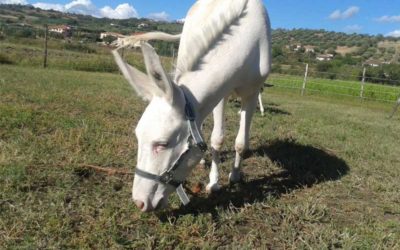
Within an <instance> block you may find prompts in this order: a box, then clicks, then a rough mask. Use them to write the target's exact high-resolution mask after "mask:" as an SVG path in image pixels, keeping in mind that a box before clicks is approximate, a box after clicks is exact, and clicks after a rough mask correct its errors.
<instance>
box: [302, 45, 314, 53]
mask: <svg viewBox="0 0 400 250" xmlns="http://www.w3.org/2000/svg"><path fill="white" fill-rule="evenodd" d="M304 49H305V52H306V53H315V46H310V45H307V46H304Z"/></svg>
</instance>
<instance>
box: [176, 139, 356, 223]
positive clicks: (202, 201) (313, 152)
mask: <svg viewBox="0 0 400 250" xmlns="http://www.w3.org/2000/svg"><path fill="white" fill-rule="evenodd" d="M247 157H268V158H269V159H270V160H271V161H273V162H274V163H275V164H276V165H277V166H280V167H281V169H280V171H276V173H273V174H271V175H265V176H258V177H256V178H254V179H252V180H250V181H246V182H244V183H241V184H235V185H232V186H224V187H222V189H221V191H220V192H218V193H216V194H213V195H211V196H208V197H196V196H195V197H193V198H192V201H191V203H190V204H189V205H188V206H186V207H183V206H182V207H181V208H179V209H177V210H174V211H171V214H170V215H172V216H179V215H184V214H195V215H196V214H203V213H211V214H212V215H213V217H214V219H218V218H217V216H218V212H217V208H218V209H221V208H222V209H226V208H228V207H230V206H232V205H233V206H235V207H239V208H240V207H243V206H244V205H245V204H252V203H254V202H257V201H263V200H265V199H266V198H267V197H271V196H272V197H276V198H279V197H280V196H281V195H282V194H287V193H290V192H292V191H293V190H296V189H300V188H302V187H304V186H307V187H311V186H313V185H315V184H318V183H321V182H325V181H332V180H338V179H340V178H341V177H342V176H344V175H346V174H347V173H348V171H349V167H348V165H347V164H346V162H345V161H344V160H342V159H340V158H338V157H337V156H335V155H334V154H333V153H331V152H329V151H326V150H322V149H319V148H316V147H313V146H309V145H308V146H304V145H301V144H299V143H296V142H295V141H293V140H276V141H273V142H271V143H268V144H267V145H263V146H261V147H259V148H257V149H255V150H250V152H249V153H248V155H247ZM248 167H249V168H251V166H248Z"/></svg>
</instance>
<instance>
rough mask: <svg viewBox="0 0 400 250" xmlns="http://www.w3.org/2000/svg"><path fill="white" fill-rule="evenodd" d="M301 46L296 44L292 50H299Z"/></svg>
mask: <svg viewBox="0 0 400 250" xmlns="http://www.w3.org/2000/svg"><path fill="white" fill-rule="evenodd" d="M301 48H302V47H301V45H300V44H297V45H295V46H294V49H293V51H299V50H300V49H301Z"/></svg>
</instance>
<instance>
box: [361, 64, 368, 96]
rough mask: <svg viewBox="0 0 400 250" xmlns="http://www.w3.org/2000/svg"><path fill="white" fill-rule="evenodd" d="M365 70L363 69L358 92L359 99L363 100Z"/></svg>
mask: <svg viewBox="0 0 400 250" xmlns="http://www.w3.org/2000/svg"><path fill="white" fill-rule="evenodd" d="M366 72H367V69H366V68H365V67H364V70H363V75H362V80H361V91H360V98H364V86H365V73H366Z"/></svg>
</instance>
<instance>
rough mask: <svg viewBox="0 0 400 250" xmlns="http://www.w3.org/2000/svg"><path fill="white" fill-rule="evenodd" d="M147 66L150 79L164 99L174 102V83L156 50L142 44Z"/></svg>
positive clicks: (144, 43) (146, 44)
mask: <svg viewBox="0 0 400 250" xmlns="http://www.w3.org/2000/svg"><path fill="white" fill-rule="evenodd" d="M140 45H141V46H140V47H141V48H142V52H143V56H144V62H145V64H146V69H147V75H148V77H149V78H150V79H151V80H152V81H153V82H154V83H155V84H156V85H157V86H158V88H159V89H160V90H161V92H162V95H161V96H162V97H164V98H166V99H167V100H168V101H169V102H171V103H172V102H173V96H174V83H173V82H172V81H171V80H170V78H169V77H168V75H167V74H166V73H165V70H164V68H163V66H162V65H161V62H160V58H159V57H158V55H157V53H156V52H155V50H154V48H153V47H152V46H151V45H150V44H148V43H146V42H141V44H140Z"/></svg>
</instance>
